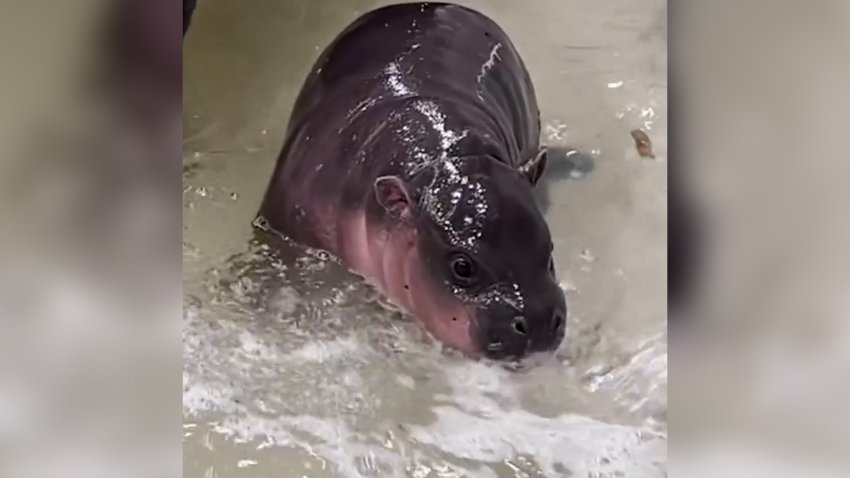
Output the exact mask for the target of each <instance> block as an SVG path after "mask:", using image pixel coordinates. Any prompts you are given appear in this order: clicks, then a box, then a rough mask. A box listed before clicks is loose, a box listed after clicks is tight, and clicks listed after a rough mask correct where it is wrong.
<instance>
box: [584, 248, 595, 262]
mask: <svg viewBox="0 0 850 478" xmlns="http://www.w3.org/2000/svg"><path fill="white" fill-rule="evenodd" d="M581 258H582V260H584V261H585V262H594V261H595V260H596V258H595V257H593V254H591V253H590V251H589V250H587V249H583V250H582V251H581Z"/></svg>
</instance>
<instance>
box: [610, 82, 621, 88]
mask: <svg viewBox="0 0 850 478" xmlns="http://www.w3.org/2000/svg"><path fill="white" fill-rule="evenodd" d="M621 86H623V82H622V81H614V82H611V83H608V88H611V89H614V88H619V87H621Z"/></svg>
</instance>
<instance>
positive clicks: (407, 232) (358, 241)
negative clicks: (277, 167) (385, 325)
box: [336, 213, 481, 356]
mask: <svg viewBox="0 0 850 478" xmlns="http://www.w3.org/2000/svg"><path fill="white" fill-rule="evenodd" d="M339 232H340V234H339V235H338V236H337V237H338V238H339V239H340V240H339V242H340V243H339V244H338V245H337V246H338V247H337V248H336V250H337V251H338V254H339V255H340V258H341V259H342V260H343V261H344V262H345V263H346V264H347V265H348V266H349V267H350V268H351V269H353V270H354V271H355V272H357V273H359V274H361V275H363V276H364V277H365V278H366V279H367V280H369V281H370V282H372V283H374V284H375V285H376V286H377V287H378V288H379V289H380V290H381V292H382V293H383V294H384V295H386V296H387V297H389V298H390V299H391V300H393V301H394V302H396V303H398V304H399V305H401V306H402V307H404V308H405V309H407V310H408V311H409V312H411V313H412V314H413V315H414V316H415V317H416V318H417V319H418V320H420V321H421V322H422V323H423V325H424V326H425V328H426V329H427V330H428V332H430V333H431V334H432V335H433V336H434V337H435V338H436V339H437V340H439V341H441V342H443V343H445V344H447V345H449V346H451V347H454V348H456V349H458V350H460V351H461V352H464V353H466V354H467V355H471V356H480V355H481V350H480V349H479V347H478V346H477V345H476V343H475V341H474V340H473V339H472V335H471V332H472V330H474V327H475V321H474V320H473V313H472V310H471V307H470V306H468V305H466V304H464V303H463V302H461V301H460V299H458V298H456V297H454V296H453V295H452V294H451V292H449V291H448V290H439V289H438V288H437V287H436V284H434V283H433V282H434V281H432V280H430V279H429V278H428V277H426V275H425V274H426V273H425V270H424V268H423V267H422V260H421V258H420V257H419V252H418V249H417V247H416V230H415V229H414V228H412V227H408V226H405V225H399V226H397V227H393V228H389V229H388V228H383V227H378V226H374V225H370V224H368V223H367V220H366V217H365V215H364V214H363V213H356V214H352V215H349V216H346V217H344V218H342V220H341V221H340V223H339Z"/></svg>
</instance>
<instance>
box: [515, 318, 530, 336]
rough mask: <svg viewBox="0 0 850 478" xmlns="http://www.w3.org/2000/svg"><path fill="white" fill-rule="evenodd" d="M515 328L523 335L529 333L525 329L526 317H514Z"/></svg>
mask: <svg viewBox="0 0 850 478" xmlns="http://www.w3.org/2000/svg"><path fill="white" fill-rule="evenodd" d="M514 330H516V331H517V333H520V334H522V335H525V334H526V333H528V332H527V331H526V329H525V319H524V318H522V317H517V318H515V319H514Z"/></svg>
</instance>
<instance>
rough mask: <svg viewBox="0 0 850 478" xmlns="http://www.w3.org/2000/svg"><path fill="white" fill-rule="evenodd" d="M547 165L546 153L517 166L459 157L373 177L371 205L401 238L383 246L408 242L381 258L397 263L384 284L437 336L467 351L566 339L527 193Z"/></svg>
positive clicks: (497, 354) (544, 239)
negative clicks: (404, 173) (406, 175)
mask: <svg viewBox="0 0 850 478" xmlns="http://www.w3.org/2000/svg"><path fill="white" fill-rule="evenodd" d="M541 158H543V159H544V160H541ZM544 165H545V156H544V155H541V156H538V158H536V160H532V161H531V162H530V163H529V164H528V165H527V167H524V168H521V169H520V170H519V171H518V170H515V169H513V168H511V167H509V166H507V165H506V164H504V163H502V162H499V161H496V160H494V159H493V158H488V157H466V158H459V159H454V160H453V159H447V160H446V161H445V162H442V163H441V164H439V165H436V166H434V165H431V166H430V167H429V168H428V169H427V170H423V171H421V172H419V173H418V174H415V175H413V176H412V177H411V179H410V180H409V181H405V180H403V179H402V178H399V177H397V176H383V177H380V178H378V179H377V180H376V181H375V188H374V190H375V198H376V201H375V204H376V206H378V207H377V210H378V211H379V212H380V213H382V214H384V215H385V216H384V217H385V218H387V219H391V220H392V221H391V222H390V224H394V226H392V228H391V229H390V230H393V231H395V232H393V233H392V234H391V236H392V237H395V238H403V239H400V240H397V241H391V242H394V243H395V245H389V244H388V247H402V248H406V249H407V252H404V253H400V254H394V257H396V259H395V260H392V261H390V262H392V264H389V263H385V264H384V265H383V267H384V269H387V268H392V269H394V270H396V271H399V272H397V273H395V274H390V275H392V276H394V277H388V276H386V275H385V276H386V277H388V278H387V282H391V283H388V284H385V288H386V289H387V292H388V293H389V295H390V296H395V298H396V299H400V302H402V303H404V304H405V305H406V306H407V307H408V308H409V309H410V310H411V312H412V313H413V314H414V315H416V316H417V317H418V318H419V319H420V320H422V321H423V322H424V323H425V326H426V328H428V329H429V331H430V332H431V333H432V334H433V335H434V336H435V337H437V338H438V339H439V340H441V341H442V342H444V343H447V344H449V345H451V346H453V347H455V348H458V349H460V350H462V351H464V352H466V353H468V354H470V355H475V356H480V355H484V356H488V357H490V358H496V359H516V358H521V357H524V356H526V355H528V354H530V353H533V352H543V351H552V350H554V349H555V348H557V347H558V345H560V343H561V341H562V340H563V338H564V330H565V326H566V315H567V308H566V301H565V298H564V293H563V291H562V290H561V289H560V287H559V286H558V283H557V280H556V277H555V269H554V263H553V260H552V238H551V235H550V233H549V228H548V226H547V224H546V222H545V220H544V218H543V215H542V214H541V212H540V210H539V208H538V206H537V204H536V203H535V200H534V197H533V195H532V187H533V185H534V183H535V182H536V181H537V179H538V178H539V177H540V175H541V174H542V170H543V167H544ZM385 262H387V261H385ZM396 282H398V284H395V283H396Z"/></svg>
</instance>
